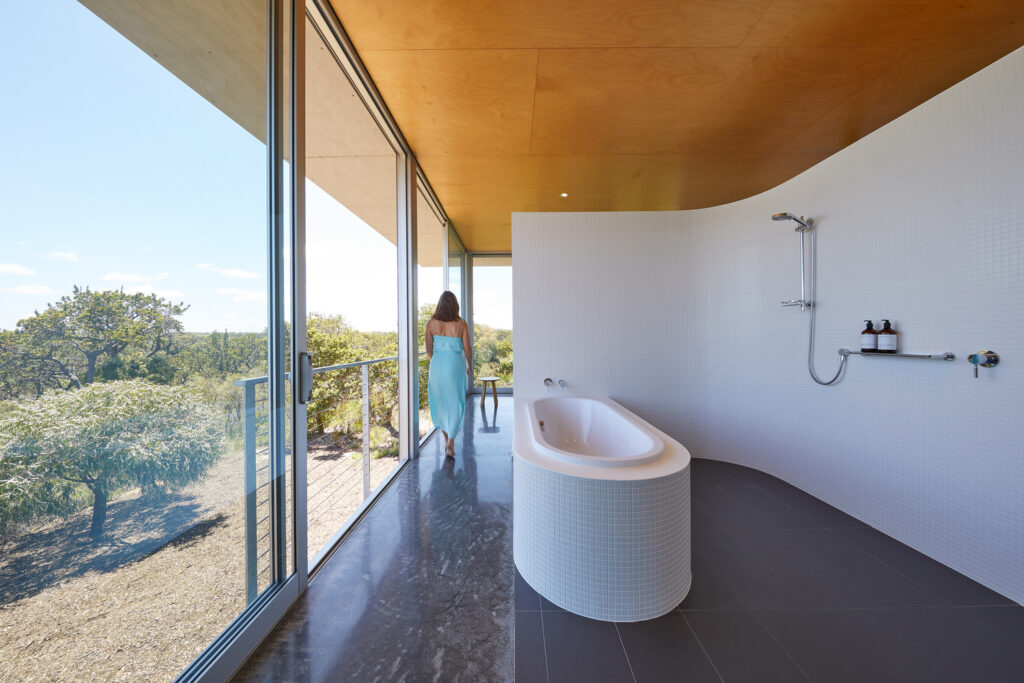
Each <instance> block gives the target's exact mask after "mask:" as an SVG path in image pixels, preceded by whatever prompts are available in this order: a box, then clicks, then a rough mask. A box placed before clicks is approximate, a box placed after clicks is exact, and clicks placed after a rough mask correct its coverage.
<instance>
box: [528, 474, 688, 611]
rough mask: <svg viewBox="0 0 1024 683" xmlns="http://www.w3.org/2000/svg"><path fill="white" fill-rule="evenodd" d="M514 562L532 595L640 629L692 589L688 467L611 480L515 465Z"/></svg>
mask: <svg viewBox="0 0 1024 683" xmlns="http://www.w3.org/2000/svg"><path fill="white" fill-rule="evenodd" d="M513 467H514V483H515V506H514V509H513V555H514V558H515V563H516V567H518V569H519V573H520V574H522V576H523V578H524V579H526V581H527V583H529V584H530V585H531V586H532V587H533V588H534V590H536V591H537V592H538V593H540V594H541V595H542V596H544V597H545V598H547V599H548V600H550V601H551V602H553V603H554V604H556V605H558V606H559V607H561V608H563V609H565V610H568V611H570V612H573V613H575V614H579V615H581V616H584V617H589V618H591V619H600V620H603V621H642V620H644V619H653V618H655V617H659V616H661V615H663V614H666V613H668V612H669V611H671V610H672V609H674V608H675V607H676V606H678V605H679V603H680V602H682V601H683V598H685V597H686V594H687V593H688V592H689V590H690V580H691V575H690V468H689V465H687V466H686V467H685V468H683V469H682V470H680V471H678V472H675V473H673V474H670V475H668V476H664V477H660V478H657V479H642V480H635V481H609V480H596V479H583V478H580V477H574V476H570V475H567V474H562V473H559V472H553V471H551V470H548V469H545V468H543V467H541V466H539V465H537V464H534V463H531V462H529V461H527V460H525V459H524V458H522V457H519V456H516V457H515V458H514V465H513Z"/></svg>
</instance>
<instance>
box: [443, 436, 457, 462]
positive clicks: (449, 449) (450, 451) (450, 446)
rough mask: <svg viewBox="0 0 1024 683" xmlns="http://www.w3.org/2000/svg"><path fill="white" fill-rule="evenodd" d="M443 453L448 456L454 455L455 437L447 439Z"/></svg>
mask: <svg viewBox="0 0 1024 683" xmlns="http://www.w3.org/2000/svg"><path fill="white" fill-rule="evenodd" d="M444 454H445V455H447V456H448V457H449V458H454V457H455V439H448V443H447V444H446V445H445V447H444Z"/></svg>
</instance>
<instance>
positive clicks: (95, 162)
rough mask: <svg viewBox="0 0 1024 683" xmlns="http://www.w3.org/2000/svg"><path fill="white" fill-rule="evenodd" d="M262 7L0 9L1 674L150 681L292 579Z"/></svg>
mask: <svg viewBox="0 0 1024 683" xmlns="http://www.w3.org/2000/svg"><path fill="white" fill-rule="evenodd" d="M272 6H273V7H275V8H276V9H274V10H271V9H270V7H269V6H268V3H267V2H253V1H251V0H226V1H225V2H217V3H205V2H198V1H191V2H190V1H187V0H186V1H184V2H178V3H134V2H104V1H100V0H95V1H93V0H83V1H82V2H81V3H79V2H73V1H71V0H50V1H48V2H38V3H36V2H25V3H11V4H9V5H7V6H5V8H4V20H3V22H0V64H3V66H0V88H2V89H3V92H5V93H7V94H8V95H10V96H11V98H12V99H11V100H10V101H9V102H8V105H9V106H5V107H3V108H0V126H2V127H3V129H4V130H6V131H9V132H16V133H15V134H12V135H8V136H6V137H5V140H6V142H5V153H6V155H7V163H5V164H4V166H3V169H2V170H0V187H2V188H3V190H2V191H3V194H4V197H5V199H4V201H3V203H2V208H0V212H2V219H0V222H2V224H3V245H2V251H3V257H2V258H0V261H3V263H2V264H0V292H2V294H0V482H3V483H0V543H2V544H3V545H2V552H0V604H2V607H3V608H2V609H0V632H2V633H4V637H3V639H2V640H0V670H2V671H5V672H8V673H9V674H10V675H11V676H14V677H19V678H21V677H24V678H31V679H39V680H58V679H71V678H73V679H89V680H114V679H117V678H130V679H136V680H160V679H163V680H167V679H171V678H174V677H175V676H176V675H177V674H178V673H179V672H181V671H182V670H183V669H185V668H186V667H188V666H189V664H190V662H192V661H193V660H195V659H196V658H197V657H200V655H202V654H203V653H204V651H207V653H208V659H209V661H212V660H213V659H214V658H216V656H218V655H219V653H220V651H219V650H216V651H211V650H207V648H208V646H209V645H210V644H211V643H212V642H214V641H215V640H216V639H217V638H218V636H219V634H221V633H222V632H224V631H225V629H228V628H229V627H231V626H232V625H233V624H237V623H239V622H238V619H239V618H240V617H241V616H243V615H246V614H250V613H251V612H252V611H253V610H258V609H261V608H264V607H265V606H266V605H267V604H269V603H270V602H272V601H273V599H274V596H275V595H276V594H277V593H278V592H279V591H280V589H281V588H282V586H284V585H285V584H286V583H287V581H288V579H289V576H291V575H292V574H293V572H294V563H292V562H291V561H290V558H291V556H292V554H293V553H292V552H291V548H292V544H293V543H294V531H293V528H292V527H291V525H290V524H289V521H288V519H289V510H290V509H291V504H292V490H291V489H292V486H291V481H292V477H291V475H292V472H293V470H292V468H291V467H290V466H289V457H290V454H291V452H292V446H291V434H290V428H291V421H292V416H293V410H294V408H295V406H294V405H293V404H292V402H291V401H290V398H289V397H290V391H291V387H290V385H289V384H288V382H287V377H288V375H287V373H288V372H289V371H290V367H289V356H290V348H289V337H288V329H287V325H286V320H285V311H286V308H287V302H288V301H289V300H290V292H288V291H287V290H288V289H289V285H288V283H289V281H290V276H291V274H290V267H291V266H290V264H291V259H290V258H289V257H287V253H286V252H287V250H288V249H289V248H290V238H289V235H290V221H289V220H288V216H289V214H290V212H289V207H288V205H287V202H288V194H287V191H286V188H285V187H283V183H284V179H285V178H287V169H286V168H285V166H284V163H285V154H286V149H285V145H284V144H283V135H284V133H285V131H286V130H287V124H286V122H285V121H284V117H283V115H284V98H283V95H282V91H281V90H279V89H275V88H279V87H280V86H281V83H282V81H283V79H282V73H283V72H284V71H286V70H287V64H285V63H283V61H281V60H278V61H277V63H276V66H275V69H276V70H277V73H276V74H273V73H271V70H270V69H268V62H269V61H270V60H268V53H269V46H270V45H271V44H272V43H271V42H270V41H269V39H268V37H269V36H270V35H271V34H272V31H271V29H272V27H273V28H274V29H275V31H276V34H277V36H278V37H279V38H278V40H279V42H278V49H279V51H280V53H281V55H284V54H286V53H287V45H286V43H285V39H284V36H285V34H286V32H287V31H286V26H284V24H285V23H286V22H285V18H286V15H285V13H284V11H283V5H281V4H280V3H272ZM154 55H155V56H154ZM275 81H276V83H275ZM271 86H274V87H271ZM268 88H269V90H268ZM268 92H269V93H270V98H269V100H270V101H271V103H272V106H268ZM15 103H17V106H15ZM268 207H270V211H269V212H268ZM268 216H269V218H268ZM268 220H269V222H268Z"/></svg>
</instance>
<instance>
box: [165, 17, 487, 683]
mask: <svg viewBox="0 0 1024 683" xmlns="http://www.w3.org/2000/svg"><path fill="white" fill-rule="evenodd" d="M267 8H268V22H267V45H268V48H269V49H268V51H267V52H268V54H267V66H268V74H267V80H268V82H267V122H268V130H267V150H268V151H267V159H268V185H269V191H270V194H269V200H268V240H269V245H270V254H269V255H268V266H269V269H270V270H269V273H268V276H269V277H268V313H269V318H268V326H269V328H270V334H269V335H268V336H269V337H270V340H269V342H268V344H269V351H270V352H271V354H272V356H273V357H277V358H283V354H284V353H288V354H289V360H290V364H291V367H292V368H295V369H298V368H301V367H302V364H301V363H300V362H299V360H300V355H301V354H302V353H304V352H305V351H306V338H305V327H306V278H305V274H306V259H305V247H306V233H305V190H304V188H305V75H306V74H305V35H306V34H305V31H306V20H307V18H308V19H310V20H311V21H312V23H313V24H314V26H316V27H317V29H318V31H319V32H320V34H321V38H323V39H324V42H325V44H327V46H328V48H329V49H331V51H332V53H333V56H334V58H335V60H336V61H337V62H338V64H339V66H340V67H341V68H342V71H343V73H345V75H346V77H347V78H348V80H349V82H350V83H351V85H352V87H353V88H354V89H355V92H356V94H357V96H358V97H359V98H360V99H361V101H362V102H363V105H364V106H365V107H366V108H367V111H368V113H369V114H370V115H371V117H372V118H373V119H374V121H375V122H376V123H377V125H378V127H379V128H380V129H381V132H382V133H383V134H384V136H385V138H386V139H387V140H388V141H389V143H390V144H391V146H392V148H394V149H395V153H396V162H397V163H396V169H395V170H396V180H397V196H396V204H397V216H396V219H397V225H396V229H397V235H396V242H397V244H396V250H397V259H398V283H397V284H398V298H397V302H396V304H397V310H398V313H399V317H398V337H399V339H398V341H399V349H398V352H399V353H398V356H399V361H398V362H399V465H398V467H396V468H395V470H394V471H393V472H392V473H391V474H390V475H389V476H388V478H387V479H386V480H385V481H384V482H382V483H381V484H380V485H379V486H378V487H377V490H376V492H375V493H374V494H373V496H372V497H371V498H369V499H367V501H365V502H364V505H363V506H361V508H360V510H359V513H358V514H356V515H354V516H353V517H352V518H351V520H350V522H349V523H348V525H347V528H345V529H342V530H339V532H338V533H336V534H335V536H334V538H333V539H332V541H333V544H332V545H331V547H330V548H329V549H327V551H326V553H325V558H326V557H329V556H330V555H331V554H332V553H333V552H334V551H335V550H336V549H337V547H338V545H339V544H340V543H341V542H342V541H344V539H345V537H346V536H347V535H348V532H349V531H350V530H351V529H352V528H353V527H354V526H355V524H356V523H358V521H359V519H360V518H361V517H362V515H363V514H365V513H366V512H367V511H368V510H369V509H370V508H371V507H372V506H373V504H374V503H375V502H376V501H377V500H378V499H379V498H380V496H381V495H382V494H383V493H384V492H385V491H386V490H387V489H388V488H389V487H390V485H391V484H392V483H393V482H394V480H395V479H396V478H397V477H398V475H399V474H400V473H401V471H402V470H403V469H404V468H405V466H406V465H407V464H408V463H409V461H410V460H411V459H412V458H414V457H417V456H418V450H419V444H420V441H419V440H418V439H417V438H416V435H417V434H418V425H417V424H416V423H415V422H414V421H413V419H412V418H413V416H418V414H419V389H418V382H419V373H418V354H417V353H416V350H417V348H418V339H417V327H416V314H417V311H416V300H417V281H416V258H415V255H416V227H415V226H416V192H417V190H418V189H420V190H422V191H423V192H424V196H425V198H426V199H427V200H428V203H429V204H430V206H431V209H432V210H433V211H435V212H436V213H437V215H438V218H440V219H441V220H442V222H443V223H444V225H445V228H446V229H445V232H444V255H443V268H444V277H445V279H446V282H447V273H448V267H449V264H448V251H447V248H448V235H449V229H450V230H451V232H453V233H454V234H455V235H456V239H458V240H459V244H460V246H461V244H462V242H461V239H459V237H458V233H457V232H455V229H454V227H452V225H451V221H450V219H449V218H448V215H447V214H446V213H445V211H444V207H443V206H442V205H441V203H440V201H439V200H438V198H437V195H436V193H435V192H434V189H433V187H432V186H431V184H430V182H429V180H428V179H427V177H426V174H425V173H424V172H423V171H422V169H420V168H419V164H418V163H417V161H416V158H415V155H414V154H413V152H412V149H411V148H410V146H409V144H408V142H407V141H406V139H405V137H404V136H403V135H402V132H401V130H400V129H399V128H398V125H397V123H396V122H395V120H394V118H393V117H392V115H391V113H390V111H389V110H388V108H387V105H386V104H385V103H384V100H383V98H382V97H381V95H380V93H379V91H378V90H377V88H376V86H375V85H374V83H373V81H372V79H371V78H370V76H369V73H368V72H367V70H366V67H365V65H364V64H363V62H362V60H361V59H360V58H359V55H358V53H357V52H356V50H355V47H354V46H353V44H352V41H351V40H350V39H349V37H348V34H347V33H346V32H345V30H344V28H343V27H342V24H341V21H340V20H339V19H338V17H337V15H336V14H335V12H334V8H333V7H332V6H331V4H330V2H329V1H328V0H267ZM286 37H287V39H288V43H287V44H288V49H287V54H286V51H285V47H284V45H285V39H286ZM286 66H287V74H286V73H285V67H286ZM285 106H287V107H288V112H287V114H288V115H287V116H285V111H284V107H285ZM286 122H287V126H286ZM285 127H287V128H288V130H285ZM286 141H287V144H286ZM288 150H291V152H292V153H291V155H290V158H291V163H290V164H286V159H287V158H288V156H289V155H288ZM284 168H287V169H288V173H287V177H285V174H284V172H283V169H284ZM285 188H287V190H288V195H287V197H288V199H287V200H286V199H285V198H284V196H283V194H284V191H285ZM286 214H287V215H286ZM286 243H287V244H288V245H289V247H290V254H291V262H290V263H288V264H285V263H284V255H285V253H286V250H285V244H286ZM463 252H464V253H465V254H466V255H467V256H466V259H467V261H466V263H467V264H468V263H469V260H468V259H469V257H468V253H469V252H466V251H465V249H463ZM464 270H465V271H468V270H469V268H468V267H467V268H465V269H464ZM289 273H290V292H291V296H290V298H289V299H288V300H287V301H286V300H285V296H284V295H285V292H286V291H288V288H287V287H286V285H285V278H286V276H287V275H288V274H289ZM464 277H465V276H464ZM288 311H290V312H291V314H292V315H291V322H292V325H293V332H294V337H293V339H292V342H293V343H292V344H291V347H290V348H289V349H286V348H284V344H286V340H285V339H284V337H283V332H284V329H285V326H284V320H285V318H286V313H287V312H288ZM274 333H278V337H280V338H275V336H274ZM275 354H276V355H275ZM272 370H274V368H272V367H268V382H270V383H271V387H272V388H271V392H272V394H273V395H275V396H277V397H278V401H279V410H281V411H283V410H284V409H285V408H286V406H289V405H290V409H291V414H290V416H289V417H290V418H291V420H292V422H291V425H292V429H291V435H290V439H289V438H288V430H287V425H286V423H285V421H284V420H277V421H274V422H276V423H277V424H278V428H277V430H276V433H275V436H274V437H273V438H272V443H276V444H277V451H278V452H277V455H276V461H277V469H278V472H279V474H280V477H279V479H280V482H279V486H278V487H277V489H278V490H277V492H276V493H275V498H276V499H277V500H278V505H279V507H280V510H279V511H278V514H276V515H275V531H276V533H275V534H274V536H275V543H276V544H277V545H276V546H275V552H274V555H275V563H274V566H275V570H274V572H275V583H277V585H275V586H271V587H270V588H268V589H267V590H266V591H264V592H263V593H262V594H260V595H259V596H258V597H257V598H256V599H255V600H253V602H252V603H250V604H249V605H247V606H246V607H245V609H243V610H242V612H241V613H240V614H239V615H238V616H236V618H235V619H234V620H233V621H232V622H231V624H230V625H228V627H227V628H226V629H225V630H224V631H222V632H221V633H220V634H219V635H218V636H217V637H216V638H215V639H214V640H213V641H212V642H211V643H210V644H209V645H208V646H207V648H206V649H205V650H204V651H203V652H202V653H201V654H200V655H199V657H197V658H196V659H195V660H194V661H193V662H192V663H191V664H190V665H189V666H188V667H186V668H185V669H184V670H183V671H182V672H181V673H180V674H179V675H178V677H177V679H176V680H178V681H189V682H191V681H204V682H205V681H224V680H228V679H229V678H231V676H233V675H234V674H235V673H236V672H237V671H238V670H239V669H240V668H241V667H242V665H244V663H245V662H246V661H247V660H248V658H249V657H250V656H251V655H252V653H253V652H254V651H255V650H256V648H257V647H258V646H259V645H260V643H261V642H262V641H263V640H264V639H265V638H266V637H267V636H268V635H269V634H270V633H271V632H272V631H273V629H274V627H275V626H276V625H277V623H278V622H279V621H280V620H281V619H282V618H283V617H284V615H285V614H286V613H287V612H288V610H289V609H290V608H291V607H292V606H293V605H294V604H295V603H296V602H297V601H298V599H299V597H300V596H301V595H302V594H303V593H304V592H305V590H306V589H307V588H308V585H309V580H310V577H311V574H310V567H309V565H308V560H307V549H308V546H307V523H308V520H307V519H306V504H307V501H306V478H307V477H306V450H307V444H306V430H305V429H295V426H296V425H304V424H305V423H306V406H305V404H303V403H301V402H300V401H299V400H298V392H299V390H300V387H301V382H288V381H286V379H285V376H284V367H277V368H276V371H275V372H272ZM275 375H276V377H275ZM287 392H290V399H291V400H290V402H289V401H287V400H285V398H284V397H285V396H286V393H287ZM427 436H428V437H429V434H428V435H427ZM289 441H290V446H291V472H292V479H291V482H290V483H289V482H288V481H287V477H286V472H287V469H286V467H285V465H284V462H285V460H284V459H285V457H286V453H287V447H286V444H288V443H289ZM288 485H290V486H291V487H292V490H291V494H292V496H291V501H292V510H291V513H292V518H291V528H290V529H288V528H286V522H287V514H286V510H285V507H284V503H285V501H286V500H287V491H285V490H284V489H283V488H282V487H284V486H288ZM288 531H291V533H292V534H293V536H292V543H291V550H292V553H293V556H292V558H291V560H292V567H293V569H294V571H293V573H291V574H287V565H288V563H287V559H288V558H287V557H285V556H284V553H285V552H286V549H287V546H288V543H287V541H288V539H287V536H286V534H287V533H288ZM314 569H315V568H314Z"/></svg>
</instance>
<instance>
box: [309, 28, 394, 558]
mask: <svg viewBox="0 0 1024 683" xmlns="http://www.w3.org/2000/svg"><path fill="white" fill-rule="evenodd" d="M306 41H307V42H306V51H305V54H306V65H305V66H306V80H305V89H306V94H305V103H306V112H305V113H306V121H305V148H306V149H305V194H306V249H305V274H306V277H305V303H306V310H307V314H306V345H307V351H308V353H309V356H310V359H311V361H312V366H313V385H312V386H313V391H312V400H311V402H310V403H309V406H308V416H307V422H306V437H307V452H306V454H305V462H306V477H307V484H306V496H307V517H306V524H307V537H308V546H307V556H308V562H309V567H310V569H313V568H315V567H316V565H317V564H318V563H319V562H320V560H321V559H323V558H324V557H325V556H326V554H327V552H328V551H329V550H330V549H331V548H332V547H333V545H334V544H335V543H336V542H337V540H338V539H339V538H340V536H341V535H342V534H343V533H344V532H345V530H346V529H347V528H348V527H349V525H350V523H351V522H352V520H353V519H354V516H355V513H356V512H357V511H359V510H360V509H362V507H363V506H364V505H365V504H366V503H367V502H368V501H370V500H371V499H372V496H373V495H374V493H375V492H376V491H377V490H378V489H379V488H380V486H381V485H382V484H383V483H385V482H386V481H388V479H389V478H390V476H391V475H392V473H393V472H394V471H395V469H396V468H397V467H398V465H399V445H400V438H401V434H400V425H399V373H398V367H399V363H398V317H399V311H398V286H399V282H398V281H399V278H398V215H399V214H398V197H399V195H398V188H399V185H400V184H401V183H402V182H404V177H403V167H404V162H405V155H404V154H403V153H402V151H401V148H400V146H399V144H398V142H397V141H396V140H395V139H394V137H393V136H392V135H391V134H390V133H389V131H388V130H387V129H386V128H385V127H383V126H382V125H380V124H379V123H378V121H377V119H376V118H375V117H374V116H373V114H372V112H371V110H370V109H369V108H368V107H367V105H366V103H365V102H364V100H363V98H362V97H361V95H360V92H359V89H358V87H357V85H358V81H357V79H356V78H355V75H354V74H353V72H352V70H351V67H350V65H348V64H347V63H346V61H345V59H344V54H343V51H342V48H341V44H340V43H339V42H338V39H337V36H335V35H334V33H333V31H332V25H331V23H330V22H329V21H328V20H327V18H325V16H324V15H323V14H321V13H320V12H319V11H318V10H316V9H315V8H311V11H310V13H309V17H307V20H306Z"/></svg>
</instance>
